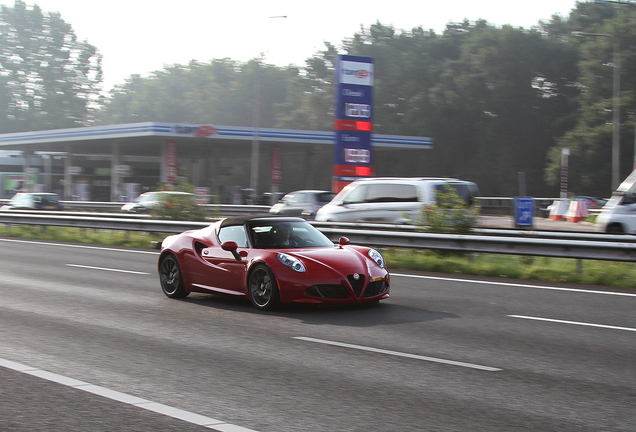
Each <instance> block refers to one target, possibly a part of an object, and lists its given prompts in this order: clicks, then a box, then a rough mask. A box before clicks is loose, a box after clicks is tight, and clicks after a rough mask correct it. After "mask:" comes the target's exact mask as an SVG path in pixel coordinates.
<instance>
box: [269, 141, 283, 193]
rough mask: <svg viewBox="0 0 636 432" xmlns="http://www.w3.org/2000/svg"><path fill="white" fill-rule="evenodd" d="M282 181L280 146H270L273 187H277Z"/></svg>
mask: <svg viewBox="0 0 636 432" xmlns="http://www.w3.org/2000/svg"><path fill="white" fill-rule="evenodd" d="M282 181H283V162H282V159H281V152H280V146H272V176H271V182H272V184H273V185H279V184H280V183H281V182H282Z"/></svg>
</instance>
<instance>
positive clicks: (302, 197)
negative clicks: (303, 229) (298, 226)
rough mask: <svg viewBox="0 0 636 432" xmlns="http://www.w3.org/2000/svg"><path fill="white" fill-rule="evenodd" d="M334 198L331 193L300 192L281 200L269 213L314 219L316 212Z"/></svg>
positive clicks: (291, 193)
mask: <svg viewBox="0 0 636 432" xmlns="http://www.w3.org/2000/svg"><path fill="white" fill-rule="evenodd" d="M334 196H335V195H334V194H333V193H332V192H330V191H323V190H298V191H295V192H290V193H288V194H287V195H285V196H284V197H283V198H281V200H280V201H279V202H278V203H276V204H274V205H273V206H272V207H271V208H270V209H269V212H270V213H271V214H275V215H279V216H302V217H304V218H311V219H313V218H314V217H315V216H316V212H317V211H318V210H319V209H320V208H321V207H322V206H324V205H325V204H327V203H328V202H329V201H331V200H332V199H333V197H334Z"/></svg>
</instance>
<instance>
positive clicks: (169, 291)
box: [159, 255, 190, 298]
mask: <svg viewBox="0 0 636 432" xmlns="http://www.w3.org/2000/svg"><path fill="white" fill-rule="evenodd" d="M159 280H160V281H161V289H162V290H163V293H164V294H165V295H167V296H168V297H170V298H183V297H186V296H187V295H188V294H190V293H189V292H187V291H186V290H185V286H184V284H183V276H182V275H181V267H179V262H178V261H177V258H176V257H175V256H174V255H166V256H165V257H163V258H162V259H161V262H160V264H159Z"/></svg>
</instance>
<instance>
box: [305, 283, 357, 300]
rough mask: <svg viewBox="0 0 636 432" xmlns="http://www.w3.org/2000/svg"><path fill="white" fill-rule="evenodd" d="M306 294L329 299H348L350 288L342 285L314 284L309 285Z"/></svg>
mask: <svg viewBox="0 0 636 432" xmlns="http://www.w3.org/2000/svg"><path fill="white" fill-rule="evenodd" d="M305 294H307V295H309V296H312V297H320V298H328V299H346V298H348V297H349V296H350V294H349V290H348V289H347V288H346V287H343V286H342V285H314V286H311V287H309V288H308V289H307V290H306V291H305Z"/></svg>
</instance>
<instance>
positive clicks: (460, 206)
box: [419, 185, 479, 234]
mask: <svg viewBox="0 0 636 432" xmlns="http://www.w3.org/2000/svg"><path fill="white" fill-rule="evenodd" d="M436 194H437V204H436V205H425V206H423V208H422V213H421V217H420V220H419V225H421V226H422V230H423V231H425V232H432V233H450V234H468V233H470V232H471V231H472V230H473V229H474V228H475V227H476V226H477V216H479V207H477V206H471V205H469V204H468V203H466V202H465V201H464V200H463V199H462V198H461V197H460V196H459V195H457V192H456V191H455V189H454V188H453V187H452V186H449V185H446V186H444V190H443V191H437V192H436Z"/></svg>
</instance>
